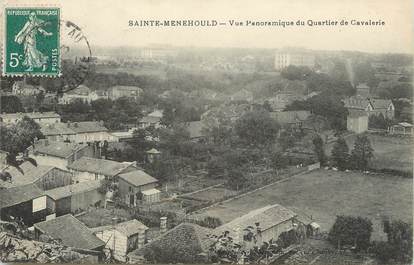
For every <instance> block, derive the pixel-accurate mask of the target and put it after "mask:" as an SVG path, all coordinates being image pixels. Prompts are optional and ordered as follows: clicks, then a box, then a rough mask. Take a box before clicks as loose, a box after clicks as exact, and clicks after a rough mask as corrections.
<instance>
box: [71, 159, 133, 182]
mask: <svg viewBox="0 0 414 265" xmlns="http://www.w3.org/2000/svg"><path fill="white" fill-rule="evenodd" d="M131 165H132V163H120V162H116V161H112V160H106V159H98V158H90V157H81V158H80V159H78V160H76V161H75V162H73V163H72V164H70V165H69V166H68V168H69V169H73V170H77V171H82V172H90V173H97V174H102V175H105V176H112V177H113V176H116V175H118V174H119V173H121V172H122V170H124V169H126V168H127V167H129V166H131Z"/></svg>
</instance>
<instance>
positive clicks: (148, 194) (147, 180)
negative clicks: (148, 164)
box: [118, 170, 161, 206]
mask: <svg viewBox="0 0 414 265" xmlns="http://www.w3.org/2000/svg"><path fill="white" fill-rule="evenodd" d="M157 185H158V180H157V179H155V178H153V177H151V176H150V175H148V174H147V173H145V172H144V171H142V170H134V171H130V172H128V173H122V174H119V176H118V190H119V194H120V195H121V197H123V198H125V203H126V204H127V205H129V206H136V205H138V204H139V202H145V203H153V202H159V201H160V194H161V192H160V191H159V190H157V189H156V188H155V187H157Z"/></svg>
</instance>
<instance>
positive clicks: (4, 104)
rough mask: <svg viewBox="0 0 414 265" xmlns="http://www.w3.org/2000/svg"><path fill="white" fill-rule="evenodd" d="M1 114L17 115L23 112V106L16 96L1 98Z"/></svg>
mask: <svg viewBox="0 0 414 265" xmlns="http://www.w3.org/2000/svg"><path fill="white" fill-rule="evenodd" d="M0 106H1V112H5V113H17V112H23V111H24V109H23V105H22V103H21V101H20V99H19V98H18V97H16V96H0Z"/></svg>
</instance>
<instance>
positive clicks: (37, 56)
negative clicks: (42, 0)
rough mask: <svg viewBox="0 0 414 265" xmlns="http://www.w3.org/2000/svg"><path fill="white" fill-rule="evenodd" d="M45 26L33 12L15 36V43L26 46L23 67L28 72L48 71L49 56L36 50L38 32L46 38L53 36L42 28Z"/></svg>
mask: <svg viewBox="0 0 414 265" xmlns="http://www.w3.org/2000/svg"><path fill="white" fill-rule="evenodd" d="M43 25H44V22H43V20H41V19H39V18H37V17H36V13H35V12H31V13H30V15H29V20H28V21H27V22H26V24H25V25H24V26H23V28H22V29H21V30H20V32H19V33H18V34H17V35H16V36H15V38H14V41H15V42H17V43H18V44H22V43H23V45H24V56H25V58H24V61H23V65H24V66H27V67H28V68H27V69H26V71H33V68H39V67H43V69H42V70H43V71H45V70H46V67H47V65H46V64H47V60H48V56H46V55H44V54H43V53H41V52H40V51H39V50H38V49H37V48H36V35H37V32H40V33H42V34H43V35H44V36H52V35H53V33H51V32H47V31H45V30H44V29H42V28H41V26H43Z"/></svg>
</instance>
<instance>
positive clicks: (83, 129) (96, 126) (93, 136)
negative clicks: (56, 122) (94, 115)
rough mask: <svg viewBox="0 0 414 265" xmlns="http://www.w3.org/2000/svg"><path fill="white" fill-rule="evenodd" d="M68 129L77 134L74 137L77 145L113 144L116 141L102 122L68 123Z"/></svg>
mask: <svg viewBox="0 0 414 265" xmlns="http://www.w3.org/2000/svg"><path fill="white" fill-rule="evenodd" d="M67 127H68V128H70V129H71V130H73V131H74V132H75V135H74V136H73V141H74V142H75V143H91V142H103V141H108V142H111V141H114V139H115V138H114V136H112V135H111V134H110V133H108V129H107V128H106V127H105V126H104V124H103V122H102V121H100V122H97V121H82V122H72V123H69V122H68V123H67Z"/></svg>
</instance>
